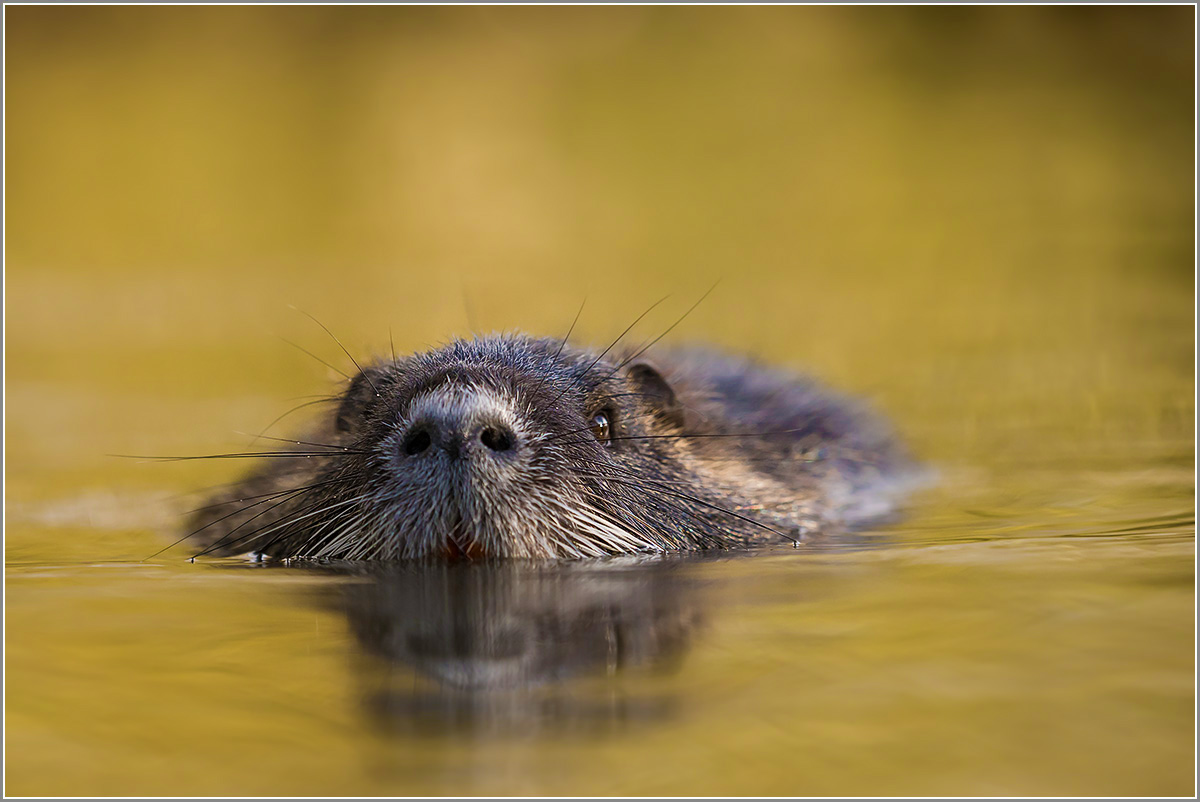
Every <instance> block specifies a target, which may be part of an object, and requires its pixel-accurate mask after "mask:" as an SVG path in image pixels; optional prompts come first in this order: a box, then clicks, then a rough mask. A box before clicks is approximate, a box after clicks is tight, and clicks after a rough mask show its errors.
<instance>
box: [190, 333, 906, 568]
mask: <svg viewBox="0 0 1200 802" xmlns="http://www.w3.org/2000/svg"><path fill="white" fill-rule="evenodd" d="M627 362H628V364H627ZM455 404H460V405H463V409H468V408H469V410H470V414H472V415H476V416H484V417H486V418H488V419H492V418H494V419H496V420H502V421H505V422H507V424H508V425H509V426H510V428H511V430H512V432H513V433H514V434H515V436H516V439H517V443H516V446H515V447H514V448H513V449H512V450H511V453H509V452H505V453H504V454H501V455H499V456H498V455H496V454H486V455H485V456H486V458H478V459H476V458H474V457H472V458H469V459H468V458H462V459H458V460H457V461H448V462H443V463H437V462H435V461H434V458H432V457H430V458H428V459H425V460H424V461H422V460H417V459H406V457H405V454H404V449H405V442H406V441H405V437H406V436H409V435H411V431H410V425H411V424H412V423H413V421H414V418H419V417H420V416H421V415H424V414H433V413H435V412H446V413H447V414H466V413H462V412H461V410H458V409H457V408H456V407H455ZM602 410H603V411H605V412H606V413H607V414H609V415H610V417H611V419H612V428H613V437H612V440H611V442H610V443H608V444H602V443H601V442H599V441H598V440H597V438H596V437H595V436H594V435H593V434H592V432H591V426H590V422H591V419H592V416H593V415H594V414H596V413H597V412H598V411H602ZM468 445H469V444H468ZM476 446H477V444H476ZM438 458H439V459H440V458H441V457H440V456H439V457H438ZM908 466H909V462H908V460H907V458H906V457H905V455H904V454H903V452H902V450H901V449H900V448H899V447H898V446H897V445H896V443H895V441H894V440H893V439H892V438H891V436H890V435H889V434H888V432H887V431H886V430H885V429H884V427H883V426H882V425H881V424H880V423H879V422H878V421H877V420H876V419H874V418H872V417H871V416H870V415H868V414H866V413H865V412H864V411H862V410H861V409H860V408H859V407H858V406H857V405H855V404H853V403H852V402H849V401H847V400H846V399H843V398H840V397H838V396H836V395H833V394H830V393H828V392H826V391H824V390H822V389H820V388H818V387H817V386H816V385H815V384H813V383H812V382H810V381H807V380H805V379H802V378H799V377H796V376H795V375H793V374H790V373H786V372H783V371H778V370H774V369H770V368H767V367H763V366H760V365H756V364H754V363H751V362H748V361H746V360H742V359H736V358H733V357H728V356H724V355H720V354H716V353H714V352H711V351H705V350H698V349H693V350H683V351H674V352H670V351H664V352H662V353H659V354H656V355H655V356H654V358H653V359H644V358H641V357H640V356H638V357H637V358H631V356H630V355H614V354H604V355H597V353H595V352H591V351H587V350H584V349H579V348H576V347H573V346H569V345H565V344H564V343H562V342H561V341H559V340H551V339H534V338H529V337H525V336H520V335H503V336H489V337H483V338H478V339H474V340H460V341H456V342H452V343H450V344H449V345H446V346H444V347H442V348H439V349H436V350H433V351H430V352H426V353H423V354H417V355H414V356H410V357H403V358H398V359H394V360H388V361H384V362H382V363H379V364H376V365H373V366H368V367H366V368H365V369H364V370H363V371H362V372H361V373H359V374H358V375H357V376H356V377H354V379H353V380H352V381H351V382H350V384H349V386H348V387H347V389H346V391H345V393H344V394H343V396H342V397H341V399H340V402H339V405H338V409H337V411H336V414H334V415H330V416H328V418H327V420H325V421H324V422H323V424H322V425H321V426H320V427H319V428H318V429H317V430H316V431H314V432H310V433H309V434H308V435H306V436H305V437H303V438H301V439H300V440H298V441H293V445H292V447H291V449H290V450H288V451H284V452H279V453H277V454H276V455H275V456H274V458H272V459H270V460H268V461H267V462H266V463H265V464H264V465H263V466H262V467H261V468H260V469H258V470H257V471H255V472H253V473H251V474H250V475H249V476H248V477H247V478H246V479H245V480H244V481H243V482H242V483H241V484H239V485H238V486H236V487H235V488H234V489H233V490H232V491H230V492H228V493H226V494H224V495H222V496H219V497H218V498H216V499H214V500H213V503H212V504H210V505H209V506H208V507H207V508H205V509H204V510H202V511H201V512H200V513H199V514H198V515H197V516H196V517H195V519H194V520H193V522H192V523H193V528H194V529H196V530H197V531H196V532H195V534H194V535H193V538H192V539H193V542H194V543H195V544H196V545H197V546H198V548H199V550H200V552H201V553H204V554H226V555H228V554H241V553H247V552H252V553H258V554H262V555H266V556H270V557H281V558H291V557H306V558H332V559H409V558H431V557H441V556H445V555H447V554H451V555H455V556H470V557H494V558H514V557H515V558H580V557H597V556H603V555H610V554H621V553H632V552H646V551H650V552H656V551H669V550H688V549H713V548H730V547H737V546H747V545H753V544H759V543H768V542H786V541H789V540H797V539H802V538H804V537H806V536H808V535H810V534H812V533H815V532H818V531H822V530H825V529H829V528H831V527H841V526H848V525H854V524H858V523H862V522H863V521H865V520H868V519H870V518H874V517H878V516H880V515H883V514H886V513H887V512H889V511H890V510H891V509H892V506H893V498H894V493H895V490H896V487H897V485H896V482H895V480H896V479H898V478H899V477H901V476H903V475H904V474H905V473H906V471H907V470H908Z"/></svg>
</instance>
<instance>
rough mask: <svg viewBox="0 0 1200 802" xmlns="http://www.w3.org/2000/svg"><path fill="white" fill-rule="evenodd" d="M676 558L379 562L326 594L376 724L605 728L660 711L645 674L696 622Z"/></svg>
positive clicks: (683, 641) (680, 649)
mask: <svg viewBox="0 0 1200 802" xmlns="http://www.w3.org/2000/svg"><path fill="white" fill-rule="evenodd" d="M686 562H688V561H685V560H684V559H681V558H671V559H667V560H663V559H654V560H652V561H641V562H639V561H635V560H632V559H628V560H627V559H622V560H613V561H605V562H603V563H590V564H589V563H567V564H563V563H559V564H537V563H512V562H509V563H505V564H477V563H476V564H472V563H457V564H440V565H429V564H424V565H402V564H400V565H390V566H386V567H383V566H379V567H373V568H371V569H359V570H357V571H355V572H354V575H353V577H352V578H351V579H350V581H348V582H346V583H344V584H340V585H339V587H338V588H337V591H336V597H335V604H336V605H337V606H338V607H340V609H341V610H342V611H343V612H344V613H345V614H346V616H347V619H348V621H349V625H350V630H351V631H352V632H353V634H354V636H355V637H356V638H357V640H358V642H359V644H360V645H361V646H362V648H363V650H364V652H365V653H366V655H367V657H366V659H364V660H363V661H362V667H361V672H360V673H361V681H362V683H363V686H364V698H365V702H366V704H367V706H368V709H369V711H370V713H371V714H372V716H373V717H374V718H375V719H376V721H377V722H378V723H379V724H380V725H381V726H383V727H384V728H385V729H389V730H395V731H414V730H417V731H422V732H429V731H434V732H437V731H453V730H464V729H465V730H469V731H497V732H511V731H514V730H516V731H521V732H526V733H533V732H539V731H543V730H546V729H567V730H575V729H582V730H596V729H600V730H604V729H610V728H612V727H619V726H622V725H624V724H627V723H631V722H634V721H640V720H655V719H659V718H661V717H663V716H665V715H669V713H670V710H671V709H672V704H671V700H670V699H669V698H668V697H667V696H666V695H664V694H663V692H662V690H661V689H662V688H663V687H665V686H664V685H663V684H662V683H656V682H654V677H655V675H656V674H659V673H661V672H663V671H664V670H670V669H673V668H674V667H676V666H677V665H678V664H679V661H680V659H681V658H682V656H683V654H684V653H685V652H686V650H687V648H688V645H689V643H690V641H691V639H692V637H693V636H694V634H695V632H696V631H697V629H698V627H699V625H700V622H701V615H700V611H699V609H698V606H697V603H696V600H695V595H696V594H695V593H693V592H692V591H693V587H692V582H691V581H690V580H688V579H686V578H685V571H684V570H682V569H683V568H684V567H685V563H686ZM635 676H636V678H634V677H635Z"/></svg>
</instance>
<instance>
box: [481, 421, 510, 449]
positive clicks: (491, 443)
mask: <svg viewBox="0 0 1200 802" xmlns="http://www.w3.org/2000/svg"><path fill="white" fill-rule="evenodd" d="M479 440H480V442H482V443H483V444H484V445H485V446H487V447H488V448H490V449H491V450H492V451H508V450H509V449H511V448H512V447H513V445H515V443H516V437H514V436H513V433H512V432H510V431H509V430H508V429H504V428H500V427H497V426H489V427H488V428H486V429H484V430H483V431H482V432H481V433H480V435H479Z"/></svg>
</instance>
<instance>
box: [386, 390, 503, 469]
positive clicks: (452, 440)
mask: <svg viewBox="0 0 1200 802" xmlns="http://www.w3.org/2000/svg"><path fill="white" fill-rule="evenodd" d="M516 430H517V427H516V424H515V421H514V420H513V416H512V414H511V412H510V411H509V410H508V409H507V408H506V405H504V404H503V403H502V402H501V401H500V400H499V399H497V398H495V397H494V396H492V395H491V394H490V393H487V392H486V391H479V390H462V389H450V390H444V391H441V392H438V393H435V394H431V395H427V396H422V397H421V398H420V399H418V400H417V401H416V402H414V404H413V407H412V411H411V413H410V416H409V423H408V426H407V427H406V429H405V430H404V436H403V437H402V438H401V441H400V451H401V453H402V454H404V455H405V456H406V457H421V456H425V455H432V454H436V453H441V454H444V455H445V456H447V457H449V458H450V459H454V460H456V459H466V458H469V457H470V456H472V455H475V454H478V455H480V456H497V457H500V456H504V455H510V454H512V453H513V452H515V451H516V450H517V449H518V446H519V445H520V438H519V437H518V435H517V431H516Z"/></svg>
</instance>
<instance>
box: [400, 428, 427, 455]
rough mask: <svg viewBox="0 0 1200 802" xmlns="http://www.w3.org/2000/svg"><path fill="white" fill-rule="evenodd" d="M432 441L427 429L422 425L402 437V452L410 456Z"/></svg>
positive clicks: (419, 451) (425, 447)
mask: <svg viewBox="0 0 1200 802" xmlns="http://www.w3.org/2000/svg"><path fill="white" fill-rule="evenodd" d="M432 442H433V439H432V438H431V437H430V436H429V430H428V429H426V428H425V427H423V426H422V427H421V428H419V429H415V430H414V431H411V432H409V433H408V436H407V437H405V438H404V444H403V446H402V447H403V449H404V453H405V454H407V455H408V456H410V457H412V456H416V455H417V454H420V453H421V452H422V451H424V450H425V449H427V448H429V446H430V444H431V443H432Z"/></svg>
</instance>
